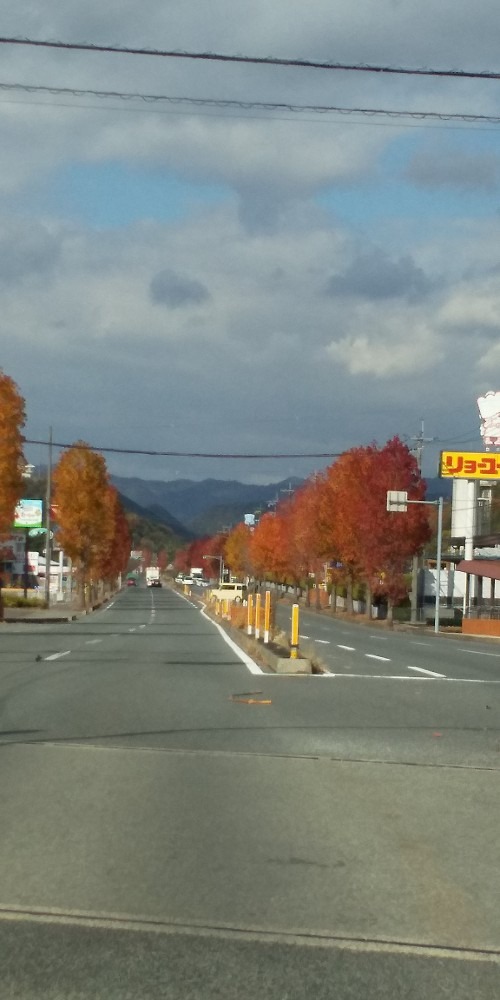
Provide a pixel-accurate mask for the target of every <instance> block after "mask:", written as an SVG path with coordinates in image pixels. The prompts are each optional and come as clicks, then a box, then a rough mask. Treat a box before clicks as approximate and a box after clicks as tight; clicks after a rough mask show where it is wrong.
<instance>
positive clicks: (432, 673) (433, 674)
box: [408, 667, 446, 677]
mask: <svg viewBox="0 0 500 1000" xmlns="http://www.w3.org/2000/svg"><path fill="white" fill-rule="evenodd" d="M408 670H416V671H417V673H418V674H428V675H429V677H445V676H446V674H437V673H436V671H435V670H426V669H425V667H408Z"/></svg>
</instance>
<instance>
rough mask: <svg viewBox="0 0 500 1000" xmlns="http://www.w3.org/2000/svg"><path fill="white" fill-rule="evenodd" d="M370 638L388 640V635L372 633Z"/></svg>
mask: <svg viewBox="0 0 500 1000" xmlns="http://www.w3.org/2000/svg"><path fill="white" fill-rule="evenodd" d="M368 638H369V639H380V641H381V642H387V636H386V635H370V636H368Z"/></svg>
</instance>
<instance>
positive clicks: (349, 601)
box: [345, 580, 354, 615]
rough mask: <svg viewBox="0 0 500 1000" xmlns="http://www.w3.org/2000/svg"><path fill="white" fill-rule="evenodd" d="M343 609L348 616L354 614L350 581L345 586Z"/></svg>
mask: <svg viewBox="0 0 500 1000" xmlns="http://www.w3.org/2000/svg"><path fill="white" fill-rule="evenodd" d="M345 609H346V611H347V613H348V614H349V615H352V614H354V604H353V597H352V580H349V582H348V584H347V594H346V607H345Z"/></svg>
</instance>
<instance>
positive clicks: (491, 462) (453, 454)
mask: <svg viewBox="0 0 500 1000" xmlns="http://www.w3.org/2000/svg"><path fill="white" fill-rule="evenodd" d="M439 475H440V476H441V477H442V478H445V479H500V455H497V454H495V455H485V453H484V451H442V452H441V461H440V466H439Z"/></svg>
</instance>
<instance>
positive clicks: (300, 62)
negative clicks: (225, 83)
mask: <svg viewBox="0 0 500 1000" xmlns="http://www.w3.org/2000/svg"><path fill="white" fill-rule="evenodd" d="M0 45H25V46H31V47H35V48H45V49H64V50H65V51H71V52H101V53H107V54H115V55H129V56H148V57H160V58H162V59H194V60H198V61H205V62H224V63H244V64H251V65H256V66H281V67H290V68H293V69H318V70H329V71H339V70H340V71H343V72H352V73H379V74H392V75H403V76H433V77H451V78H454V79H468V80H500V73H499V72H496V71H493V70H478V71H477V70H463V69H431V68H427V67H409V66H383V65H376V64H372V63H341V62H327V61H326V62H320V61H318V60H314V59H293V58H278V57H276V56H243V55H228V54H224V53H221V52H187V51H183V50H179V49H172V50H169V49H153V48H138V47H129V46H125V45H99V44H98V43H96V42H61V41H54V40H48V39H37V38H11V37H6V36H0Z"/></svg>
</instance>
